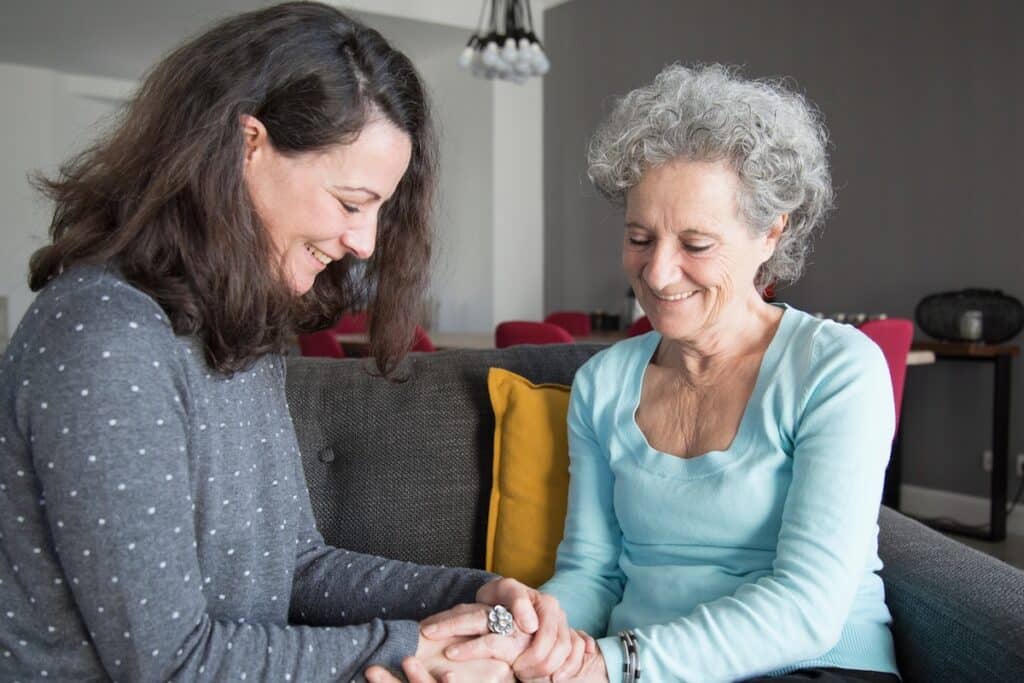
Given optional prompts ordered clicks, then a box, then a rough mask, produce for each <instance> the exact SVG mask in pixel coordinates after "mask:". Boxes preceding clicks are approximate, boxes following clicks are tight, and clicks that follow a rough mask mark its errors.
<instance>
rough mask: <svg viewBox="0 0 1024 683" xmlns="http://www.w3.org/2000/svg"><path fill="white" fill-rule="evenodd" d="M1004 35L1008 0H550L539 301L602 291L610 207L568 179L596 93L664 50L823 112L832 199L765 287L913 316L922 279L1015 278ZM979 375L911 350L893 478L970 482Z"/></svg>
mask: <svg viewBox="0 0 1024 683" xmlns="http://www.w3.org/2000/svg"><path fill="white" fill-rule="evenodd" d="M1022 35H1024V3H1019V2H1013V1H1008V2H934V1H930V0H915V1H907V2H899V3H893V2H878V1H867V2H856V3H851V2H810V1H805V2H804V1H799V2H798V1H795V0H785V1H784V0H774V1H773V2H757V3H755V2H724V1H719V0H703V1H700V2H696V1H694V2H657V1H654V0H634V1H632V2H628V3H627V2H618V1H615V0H585V1H581V0H576V1H575V2H571V3H568V4H566V5H562V6H560V7H556V8H554V9H552V10H549V11H548V12H547V13H546V47H547V49H548V51H549V53H550V55H551V61H552V64H553V67H552V70H551V73H550V74H549V75H548V76H547V78H546V81H545V90H544V108H545V109H544V116H545V124H544V125H545V141H546V150H545V159H544V174H545V184H546V190H545V192H546V194H545V202H546V209H545V261H546V265H545V308H546V310H548V311H551V310H555V309H564V308H582V309H588V310H594V309H598V308H603V309H612V310H618V308H619V306H620V303H619V302H620V301H621V299H622V294H623V293H624V291H625V289H626V280H625V278H624V277H623V276H622V275H621V274H620V264H619V240H620V234H621V233H620V230H621V228H620V226H621V214H620V213H619V212H618V211H616V210H615V209H614V208H612V207H609V206H607V205H606V204H605V203H604V202H603V201H602V200H601V199H600V198H599V197H598V196H597V195H596V193H595V191H594V190H593V189H592V188H591V187H590V185H589V183H588V182H587V180H586V175H585V171H586V169H585V164H584V150H585V146H586V141H587V137H588V135H589V134H590V132H591V131H592V130H593V129H594V127H595V126H596V125H597V123H598V121H599V120H600V118H601V117H602V116H603V114H604V113H605V112H607V111H608V108H609V105H610V104H611V101H612V98H613V97H614V96H618V95H621V94H623V93H624V92H626V91H628V90H629V89H631V88H634V87H637V86H639V85H641V84H644V83H647V82H649V81H650V80H651V79H652V78H653V76H654V74H655V73H656V72H657V71H658V70H659V69H660V68H661V67H662V66H663V65H665V64H667V63H669V62H673V61H682V62H725V63H731V64H742V65H745V66H746V73H747V74H748V75H751V76H758V77H760V76H790V77H792V78H793V79H795V81H796V83H797V85H798V87H799V88H800V89H801V90H803V91H804V92H805V93H806V94H807V95H808V96H809V97H810V98H811V99H812V100H813V101H814V102H816V103H817V104H818V105H819V106H820V107H821V109H822V111H823V112H824V114H825V117H826V121H827V123H828V127H829V129H830V131H831V135H832V141H833V144H834V149H833V150H832V163H833V172H834V180H835V185H836V188H837V210H836V212H835V213H834V214H833V215H832V217H831V218H830V220H829V222H828V224H827V226H826V228H825V231H824V233H823V234H822V235H821V238H820V239H819V241H818V243H817V246H816V248H815V251H814V254H813V256H812V263H811V265H810V268H809V270H808V272H807V274H806V275H805V277H804V278H803V280H802V281H800V282H799V283H797V284H796V285H794V286H792V287H791V288H789V289H786V290H784V291H783V292H781V294H780V298H781V299H782V300H784V301H787V302H789V303H792V304H793V305H795V306H797V307H799V308H803V309H805V310H810V311H848V312H860V311H864V312H886V313H888V314H889V315H892V316H906V317H912V315H913V310H914V306H915V304H916V303H917V302H918V301H919V300H920V299H921V298H922V297H924V296H925V295H926V294H929V293H932V292H936V291H944V290H948V289H959V288H963V287H968V286H979V287H993V288H1001V289H1003V290H1005V291H1007V292H1009V293H1011V294H1013V295H1015V296H1017V297H1019V298H1020V297H1024V268H1022V261H1024V236H1022V231H1024V220H1022V219H1024V210H1022V208H1021V207H1022V203H1021V195H1022V189H1021V184H1022V181H1024V174H1022V173H1021V171H1020V165H1019V164H1020V161H1021V159H1022V158H1024V136H1022V133H1021V130H1020V124H1021V123H1022V122H1024V118H1022V114H1024V95H1022V91H1024V78H1022V75H1021V74H1022V72H1024V47H1022V44H1024V40H1022ZM1015 341H1017V342H1019V341H1020V339H1019V338H1018V339H1017V340H1015ZM1015 369H1016V376H1015V379H1014V390H1013V401H1014V407H1013V409H1012V411H1013V412H1012V425H1011V441H1010V446H1011V464H1010V467H1011V478H1010V487H1011V489H1010V492H1011V493H1013V492H1015V491H1016V486H1017V484H1018V482H1019V480H1018V479H1016V478H1014V477H1013V470H1012V467H1013V463H1012V461H1013V460H1014V454H1016V453H1018V452H1024V367H1021V361H1018V362H1017V367H1016V368H1015ZM991 392H992V381H991V370H990V366H984V365H983V366H967V367H961V366H959V365H955V364H950V363H942V364H939V365H936V366H930V367H922V368H914V369H912V370H911V372H910V376H909V380H908V385H907V391H906V397H905V399H904V412H905V421H904V447H905V456H906V461H905V465H904V472H905V474H904V482H905V483H910V484H916V485H920V486H924V487H929V488H935V489H943V490H950V491H958V492H962V493H968V494H973V495H979V496H984V495H986V494H987V491H988V478H987V477H988V475H987V474H985V473H984V472H982V470H981V451H982V450H983V449H985V448H987V447H988V446H989V443H990V423H989V420H990V414H991V413H990V409H991V395H992V394H991Z"/></svg>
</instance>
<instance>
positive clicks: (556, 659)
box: [521, 623, 573, 678]
mask: <svg viewBox="0 0 1024 683" xmlns="http://www.w3.org/2000/svg"><path fill="white" fill-rule="evenodd" d="M572 635H573V632H572V629H570V628H569V626H568V624H565V623H563V624H562V625H561V627H560V628H559V629H558V635H557V637H556V639H555V644H554V645H553V646H552V648H551V651H550V652H548V654H547V657H544V658H543V659H542V660H541V661H539V662H537V664H535V665H529V664H527V665H523V666H522V668H521V670H522V672H523V673H524V674H525V675H527V676H530V677H532V678H535V677H538V676H550V675H551V674H553V673H554V672H555V671H558V669H559V668H560V667H561V666H562V664H563V663H564V662H565V658H566V657H568V656H569V653H570V652H571V651H572Z"/></svg>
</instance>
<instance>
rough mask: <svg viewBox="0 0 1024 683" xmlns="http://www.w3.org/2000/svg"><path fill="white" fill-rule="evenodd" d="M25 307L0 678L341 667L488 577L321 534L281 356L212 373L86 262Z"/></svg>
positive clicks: (7, 416) (355, 667)
mask: <svg viewBox="0 0 1024 683" xmlns="http://www.w3.org/2000/svg"><path fill="white" fill-rule="evenodd" d="M36 309H37V310H38V311H39V313H38V314H36V315H33V316H26V318H25V320H24V321H23V322H22V324H21V325H20V326H19V327H18V330H17V331H16V332H15V335H14V337H13V338H12V340H11V344H10V349H9V353H7V354H6V355H5V356H4V357H3V360H2V361H0V387H4V388H7V387H10V388H11V390H10V391H9V392H7V391H5V393H4V396H5V398H4V403H3V411H2V412H0V435H2V437H0V486H2V488H0V491H2V492H3V495H0V532H2V536H0V543H2V544H3V548H2V550H3V552H2V553H0V605H3V609H4V611H3V613H2V614H0V655H3V656H2V657H0V679H4V680H15V679H17V680H21V679H25V680H28V679H33V678H39V677H42V676H43V674H42V673H41V672H42V671H44V670H45V671H46V672H47V674H46V676H47V677H49V678H52V679H55V680H68V679H81V678H95V677H104V676H109V677H113V678H115V680H126V681H128V680H156V679H161V680H163V679H167V678H171V677H173V678H174V679H175V680H204V679H206V680H210V679H209V678H208V677H207V676H206V674H207V672H208V673H209V674H213V673H214V672H216V676H217V680H289V679H288V678H286V676H290V677H291V679H292V680H297V681H305V680H316V681H328V680H351V679H352V678H354V677H356V676H358V675H359V674H360V672H361V671H362V670H363V669H364V668H365V666H366V665H367V663H368V662H371V661H376V662H382V663H387V664H389V665H391V666H397V665H398V664H399V663H400V661H401V659H402V658H403V657H404V656H407V655H409V654H412V653H413V652H414V651H415V648H416V644H417V640H418V629H417V625H416V623H415V621H411V620H410V619H417V618H422V617H423V616H426V615H427V614H429V613H431V612H434V611H437V610H439V609H443V608H446V607H448V606H450V605H451V604H453V602H454V601H465V600H470V599H472V597H473V594H474V593H475V589H476V587H478V586H479V585H480V583H481V582H482V580H484V579H485V578H486V576H485V575H483V574H482V573H480V572H473V571H468V570H465V571H463V570H442V569H427V568H423V567H417V566H414V565H409V564H406V563H401V562H393V561H386V560H382V559H380V558H376V557H370V556H365V555H359V554H357V553H351V552H348V551H344V550H337V549H334V548H330V547H327V546H325V545H324V543H323V541H322V538H321V536H320V534H319V533H318V532H317V531H316V527H315V523H314V520H313V517H312V513H311V510H310V506H309V499H308V491H307V490H306V486H305V479H304V476H303V473H302V467H301V461H300V457H299V452H298V444H297V442H296V440H295V433H294V428H293V426H292V423H291V418H290V416H289V414H288V411H287V406H286V401H285V387H284V364H283V362H282V359H281V358H280V357H277V356H265V357H263V358H262V359H260V360H259V361H258V362H257V363H256V364H255V365H254V366H253V367H252V368H250V369H249V370H247V371H245V372H240V373H236V374H235V375H234V376H233V377H230V378H227V377H223V376H219V375H216V374H214V373H211V372H210V371H209V369H208V368H207V367H206V366H205V363H204V360H203V357H204V356H203V353H202V352H201V349H200V347H199V346H198V345H197V344H196V342H195V341H194V340H191V339H187V338H180V337H175V336H174V334H173V332H172V331H171V329H170V327H169V323H168V321H167V317H166V315H164V314H163V312H162V311H161V310H160V309H159V308H158V307H157V305H156V304H155V303H154V302H153V301H152V300H151V299H150V298H148V297H147V296H145V295H144V294H142V293H141V292H139V291H138V290H136V289H134V288H132V287H131V286H129V285H127V284H126V283H124V282H123V281H122V280H119V279H117V278H116V277H115V276H113V275H112V274H110V273H108V272H104V271H102V270H101V269H99V268H75V269H71V270H69V271H68V272H66V273H65V274H64V275H62V276H61V277H59V278H57V279H56V280H55V281H54V282H52V283H50V285H48V286H47V287H46V288H45V289H44V290H43V291H42V292H41V293H40V295H39V296H38V298H37V301H36ZM58 314H59V315H58ZM40 342H45V343H40ZM22 571H25V572H26V573H27V574H28V575H30V576H32V577H33V580H31V581H27V582H26V581H19V580H17V578H16V577H17V575H18V574H19V573H20V572H22ZM406 585H409V586H410V588H409V589H408V590H403V587H404V586H406ZM427 605H429V606H430V607H431V608H432V609H429V610H427V609H426V606H427ZM382 616H386V617H387V618H388V619H389V620H388V621H382V620H381V617H382ZM289 622H291V623H289ZM12 633H18V634H20V636H19V637H17V638H15V637H13V636H11V635H10V634H12ZM29 634H31V637H29ZM79 641H80V642H81V643H82V647H76V648H68V647H66V643H68V642H79ZM352 641H354V642H355V643H356V644H354V645H350V644H349V643H350V642H352ZM4 653H14V654H12V655H10V656H8V655H7V654H4ZM10 666H15V667H17V668H15V669H10V668H9V667H10ZM8 673H11V675H10V676H8V675H7V674H8Z"/></svg>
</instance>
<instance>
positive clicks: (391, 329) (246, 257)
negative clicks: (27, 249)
mask: <svg viewBox="0 0 1024 683" xmlns="http://www.w3.org/2000/svg"><path fill="white" fill-rule="evenodd" d="M243 114H249V115H252V116H255V117H256V118H257V119H259V120H260V121H262V122H263V124H264V126H266V129H267V132H268V133H269V138H270V141H271V143H272V144H273V145H274V147H275V148H276V149H277V150H278V151H281V152H282V153H285V154H288V153H293V154H298V153H305V152H315V151H322V150H324V149H326V148H329V147H331V146H333V145H337V144H344V143H346V142H351V141H352V140H353V139H354V138H355V137H356V136H358V134H359V132H360V131H361V130H362V128H363V127H364V125H365V124H366V123H367V122H368V121H369V120H370V119H371V118H373V117H375V116H384V117H386V118H387V120H389V121H390V122H391V123H393V124H394V125H395V126H396V127H397V128H399V129H400V130H402V131H404V132H405V133H407V134H408V135H409V138H410V139H411V142H412V159H411V161H410V164H409V169H408V170H407V171H406V173H405V175H404V176H403V177H402V179H401V181H400V182H399V184H398V187H397V189H396V191H395V193H394V195H393V196H392V197H391V198H390V199H389V200H388V202H387V203H386V204H385V205H384V206H383V207H382V208H381V211H380V215H379V219H378V238H377V249H376V252H375V254H374V256H373V257H372V258H371V259H370V261H369V263H368V264H367V268H365V270H364V269H354V268H352V266H353V264H354V263H355V261H354V260H353V257H351V256H347V257H346V258H344V259H342V260H341V261H337V262H334V263H332V264H330V265H329V266H328V267H327V268H326V270H324V271H323V272H322V273H320V275H319V276H318V277H317V278H316V281H315V284H314V285H313V288H312V289H311V290H310V291H309V292H308V293H307V294H305V295H303V296H301V297H299V296H296V295H295V294H294V292H292V291H291V290H290V288H289V285H288V282H287V278H285V277H283V273H282V272H280V265H279V264H278V263H277V260H276V259H274V258H272V254H273V247H272V243H271V240H270V236H269V235H268V233H267V231H266V230H265V228H264V227H263V225H262V223H261V221H260V218H259V216H258V215H257V214H256V211H255V209H254V207H253V203H252V201H251V199H250V197H249V194H248V191H247V189H246V186H245V183H244V180H243V160H244V145H243V136H242V130H241V126H240V123H239V120H240V117H241V116H242V115H243ZM436 156H437V151H436V140H435V136H434V131H433V126H432V124H431V119H430V112H429V106H428V102H427V96H426V92H425V89H424V86H423V83H422V82H421V80H420V78H419V75H418V74H417V73H416V70H415V68H414V67H413V65H412V63H411V62H410V61H409V59H408V58H407V57H406V56H405V55H404V54H402V53H401V52H399V51H398V50H396V49H394V48H393V47H391V45H389V44H388V42H387V41H386V40H384V38H383V37H381V35H380V34H379V33H378V32H377V31H374V30H373V29H370V28H368V27H366V26H364V25H363V24H361V23H359V22H357V21H354V20H352V19H351V18H349V17H347V16H346V15H344V14H342V13H341V12H339V11H338V10H336V9H334V8H332V7H328V6H326V5H322V4H318V3H305V2H296V3H286V4H282V5H277V6H274V7H270V8H267V9H263V10H259V11H255V12H249V13H246V14H242V15H239V16H236V17H233V18H229V19H227V20H225V21H223V22H222V23H220V24H218V25H217V26H215V27H214V28H212V29H211V30H209V31H208V32H206V33H204V34H202V35H200V36H199V37H197V38H194V39H192V40H191V41H189V42H188V43H186V44H185V45H183V46H182V47H180V48H178V49H177V50H175V51H174V52H172V53H171V54H170V55H168V56H167V57H166V58H165V59H163V60H162V61H161V62H160V63H158V64H157V65H156V66H155V67H154V68H153V70H152V71H151V72H150V73H149V74H148V75H147V76H146V78H145V79H144V81H143V83H142V85H141V87H140V89H139V91H138V93H136V95H135V97H134V99H133V100H132V101H131V102H130V103H128V104H127V105H126V106H125V108H124V109H123V110H122V111H121V112H120V114H119V118H118V119H117V121H116V124H115V125H114V126H113V127H112V128H111V130H110V132H109V133H107V134H106V135H105V136H104V137H103V138H101V139H100V140H99V141H98V142H97V143H96V144H94V145H93V146H91V147H90V148H88V149H87V150H85V151H84V152H82V153H81V154H79V155H77V156H76V157H74V158H72V159H71V160H70V161H69V162H67V163H66V164H65V165H63V166H62V167H61V169H60V172H59V175H58V176H57V177H56V178H55V179H49V178H44V177H42V176H37V177H36V178H35V184H36V187H37V188H38V189H39V190H40V191H41V192H43V193H44V194H46V195H47V196H48V197H50V198H51V199H52V200H53V201H54V203H55V205H56V206H55V210H54V214H53V220H52V222H51V225H50V237H51V243H50V244H49V245H47V246H45V247H43V248H42V249H39V250H38V251H37V252H36V253H35V254H33V256H32V259H31V262H30V266H29V286H30V287H31V288H32V290H33V291H36V290H39V289H41V288H42V287H43V286H45V285H46V283H47V282H48V281H49V280H51V279H52V278H54V277H55V276H57V275H59V274H60V273H61V272H62V271H63V270H64V269H66V268H68V267H70V266H72V265H75V264H78V263H102V264H110V265H112V266H114V267H116V268H117V269H118V270H119V271H120V273H121V274H122V275H123V276H124V277H125V279H127V280H128V281H129V282H130V283H132V284H133V285H134V286H136V287H138V288H139V289H141V290H142V291H144V292H146V293H148V294H149V295H150V296H152V297H153V298H154V299H155V300H156V301H157V302H158V303H159V304H160V305H161V306H162V307H163V309H164V310H165V311H166V312H167V315H168V316H169V318H170V320H171V323H172V325H173V327H174V331H175V333H176V334H179V335H194V336H196V337H198V338H199V339H200V340H201V342H202V344H203V346H204V348H205V352H206V360H207V363H208V364H209V365H210V367H211V368H213V369H215V370H217V371H218V372H221V373H225V374H230V373H232V372H236V371H239V370H242V369H245V368H247V367H250V366H251V364H252V363H253V362H254V361H255V360H256V359H257V358H258V357H259V356H261V355H263V354H265V353H268V352H282V351H284V349H285V348H286V347H287V345H288V340H289V338H290V337H291V335H293V334H294V333H301V332H310V331H314V330H318V329H323V328H326V327H329V326H331V325H332V324H333V323H334V322H335V321H336V320H337V319H338V317H339V316H340V315H341V314H342V313H343V312H344V311H346V310H348V309H350V308H352V307H353V306H356V305H358V304H359V303H360V302H361V301H362V300H363V298H364V297H366V296H367V295H368V293H372V294H370V297H371V300H370V306H369V307H370V311H371V315H370V330H369V332H370V339H371V352H372V355H373V357H374V359H375V360H376V362H377V366H378V368H379V369H380V370H381V372H382V373H384V374H385V375H387V374H389V373H390V372H391V371H392V370H393V369H394V367H395V366H396V365H397V363H398V362H399V361H400V360H401V359H402V357H403V356H404V355H405V353H406V352H407V350H408V348H409V345H410V342H411V340H412V337H413V332H414V327H415V324H416V322H417V321H416V316H417V315H418V313H419V311H420V310H421V309H420V297H421V296H422V292H423V290H424V289H425V283H426V278H427V271H428V268H429V261H430V249H431V235H432V231H431V225H430V214H431V207H432V202H433V192H434V188H435V185H436V174H437V171H436ZM357 273H358V274H357Z"/></svg>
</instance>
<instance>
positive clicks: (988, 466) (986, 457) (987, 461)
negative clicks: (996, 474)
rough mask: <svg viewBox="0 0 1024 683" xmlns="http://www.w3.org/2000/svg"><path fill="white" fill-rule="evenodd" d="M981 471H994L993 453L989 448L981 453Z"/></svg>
mask: <svg viewBox="0 0 1024 683" xmlns="http://www.w3.org/2000/svg"><path fill="white" fill-rule="evenodd" d="M981 469H983V470H985V471H986V472H991V471H992V451H990V450H988V449H987V448H986V449H985V450H983V451H982V452H981Z"/></svg>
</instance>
